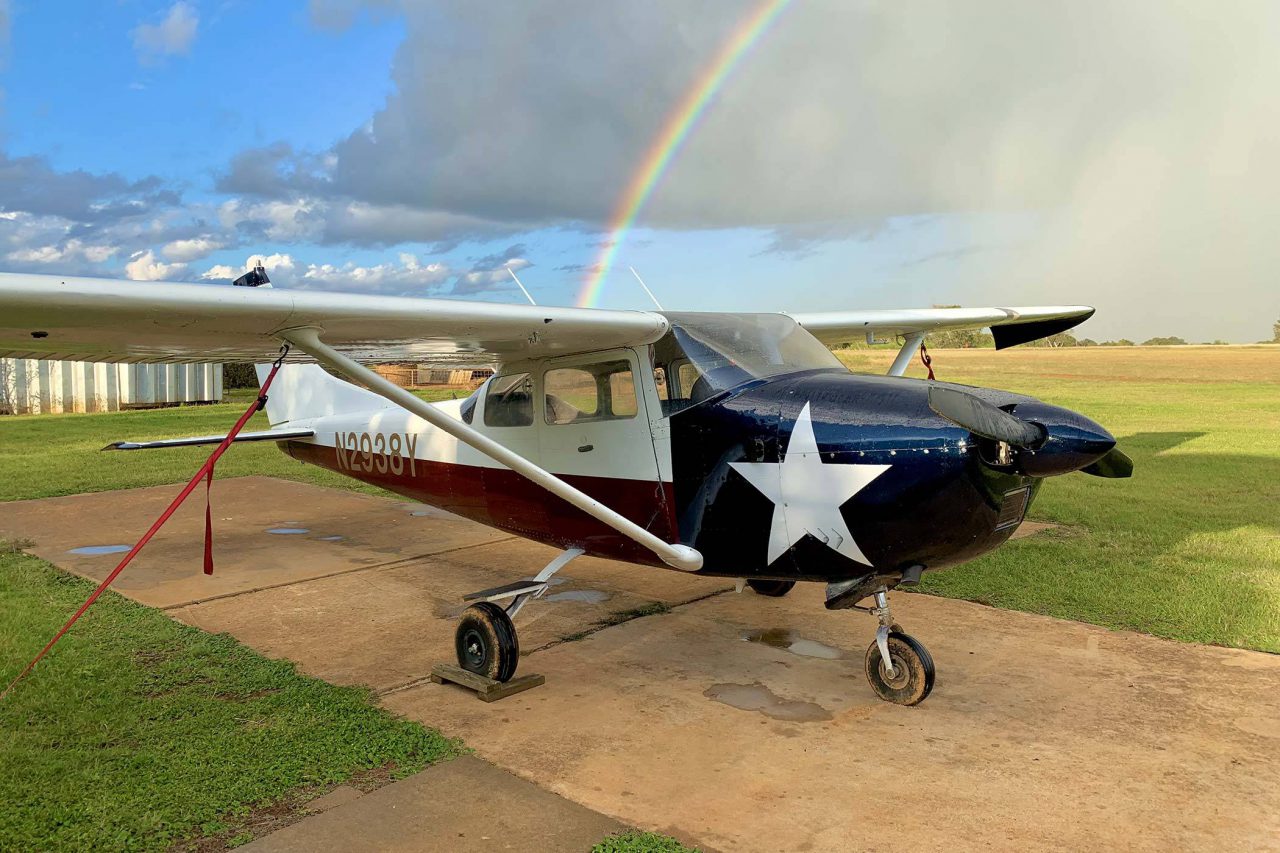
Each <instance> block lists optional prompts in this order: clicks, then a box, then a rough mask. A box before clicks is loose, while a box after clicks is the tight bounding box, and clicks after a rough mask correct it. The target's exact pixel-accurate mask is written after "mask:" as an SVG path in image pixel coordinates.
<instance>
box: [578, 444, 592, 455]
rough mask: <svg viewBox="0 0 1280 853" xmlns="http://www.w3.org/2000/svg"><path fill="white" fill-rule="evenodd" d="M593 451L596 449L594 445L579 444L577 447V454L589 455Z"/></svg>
mask: <svg viewBox="0 0 1280 853" xmlns="http://www.w3.org/2000/svg"><path fill="white" fill-rule="evenodd" d="M595 449H596V446H595V445H594V444H579V445H578V452H579V453H590V452H591V451H593V450H595Z"/></svg>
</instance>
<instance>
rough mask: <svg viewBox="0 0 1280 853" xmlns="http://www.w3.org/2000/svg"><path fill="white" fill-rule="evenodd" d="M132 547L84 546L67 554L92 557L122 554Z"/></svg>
mask: <svg viewBox="0 0 1280 853" xmlns="http://www.w3.org/2000/svg"><path fill="white" fill-rule="evenodd" d="M132 548H133V546H132V545H85V546H84V547H83V548H72V549H71V550H70V551H68V552H67V553H68V554H84V555H87V556H94V555H97V554H123V553H125V552H127V551H129V550H130V549H132Z"/></svg>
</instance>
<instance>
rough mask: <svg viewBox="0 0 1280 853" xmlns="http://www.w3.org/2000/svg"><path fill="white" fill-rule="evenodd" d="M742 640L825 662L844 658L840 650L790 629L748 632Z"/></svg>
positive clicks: (767, 629) (764, 629) (765, 629)
mask: <svg viewBox="0 0 1280 853" xmlns="http://www.w3.org/2000/svg"><path fill="white" fill-rule="evenodd" d="M742 639H744V640H746V641H747V642H749V643H760V644H762V645H765V646H769V647H770V648H774V649H782V650H784V651H788V652H791V653H792V654H795V655H801V656H803V657H807V658H822V659H823V660H839V659H840V658H842V657H844V652H842V651H841V650H840V649H837V648H834V647H832V646H828V645H826V644H824V643H819V642H818V641H817V640H808V639H805V638H804V637H801V636H800V635H799V634H797V633H796V632H795V631H792V630H791V629H789V628H762V629H760V630H758V631H746V632H744V633H743V635H742Z"/></svg>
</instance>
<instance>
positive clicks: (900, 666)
mask: <svg viewBox="0 0 1280 853" xmlns="http://www.w3.org/2000/svg"><path fill="white" fill-rule="evenodd" d="M890 660H892V661H893V675H889V671H888V669H886V668H885V665H884V661H883V660H881V661H880V678H881V680H883V681H884V683H885V684H886V685H888V686H889V687H891V688H893V689H894V690H901V689H902V688H903V687H906V686H907V684H909V683H910V682H911V673H910V672H909V671H908V670H907V664H906V662H905V661H903V660H902V658H900V657H898V656H897V655H890Z"/></svg>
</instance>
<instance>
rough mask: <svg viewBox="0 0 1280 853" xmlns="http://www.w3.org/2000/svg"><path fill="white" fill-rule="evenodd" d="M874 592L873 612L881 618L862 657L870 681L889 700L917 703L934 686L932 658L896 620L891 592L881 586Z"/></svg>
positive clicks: (884, 698)
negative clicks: (874, 636)
mask: <svg viewBox="0 0 1280 853" xmlns="http://www.w3.org/2000/svg"><path fill="white" fill-rule="evenodd" d="M874 595H875V607H873V608H871V614H872V615H873V616H875V617H876V618H877V619H878V620H879V621H880V627H879V628H877V629H876V639H875V642H873V643H872V644H871V645H870V646H868V647H867V654H866V657H865V659H864V661H863V665H864V668H865V670H866V673H867V681H868V683H870V684H871V689H872V690H873V691H875V694H876V695H877V696H879V697H880V698H881V699H883V700H885V701H886V702H893V703H894V704H897V705H918V704H919V703H921V702H923V701H924V700H925V699H926V698H927V697H928V695H929V693H930V692H931V691H932V690H933V680H934V668H933V658H932V657H931V656H930V655H929V650H928V649H926V648H925V647H924V644H923V643H921V642H920V641H919V640H917V639H916V638H915V637H912V636H911V635H910V634H907V633H905V632H904V631H903V630H902V626H901V625H899V624H898V623H897V622H894V621H893V615H892V613H890V611H889V595H888V593H887V592H886V591H885V590H884V589H880V590H878V591H877V592H876V593H875V594H874ZM859 609H862V608H859Z"/></svg>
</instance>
